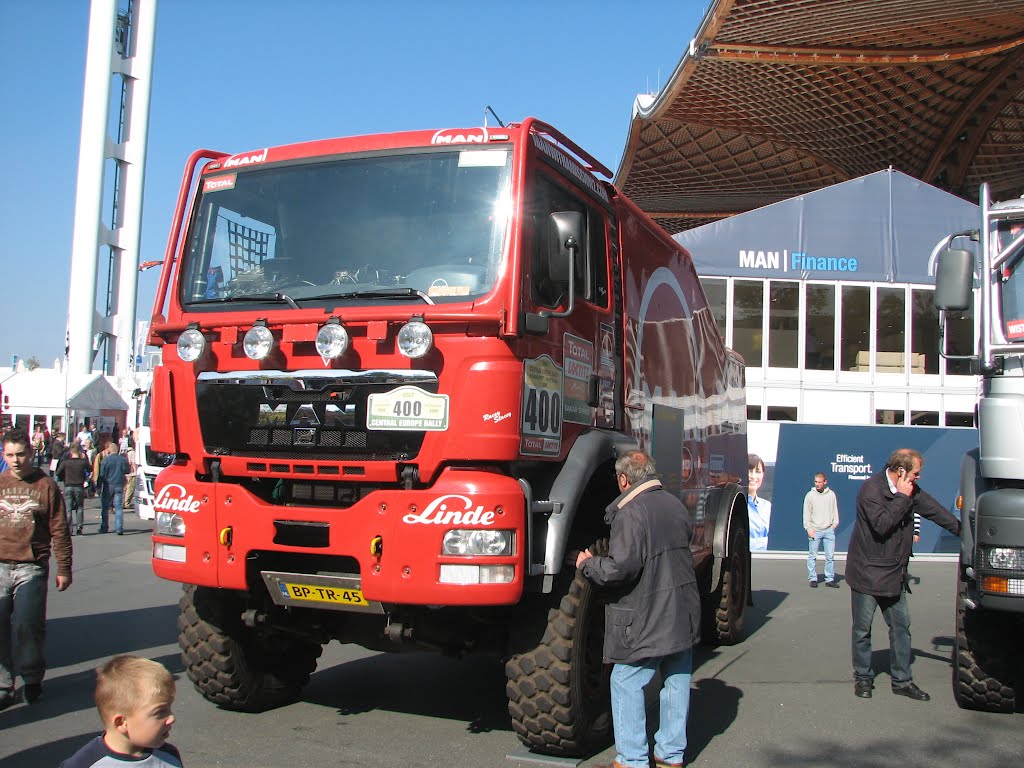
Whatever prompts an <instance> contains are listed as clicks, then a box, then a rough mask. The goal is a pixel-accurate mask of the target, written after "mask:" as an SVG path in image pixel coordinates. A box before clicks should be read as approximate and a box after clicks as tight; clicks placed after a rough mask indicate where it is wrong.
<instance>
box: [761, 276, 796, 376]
mask: <svg viewBox="0 0 1024 768" xmlns="http://www.w3.org/2000/svg"><path fill="white" fill-rule="evenodd" d="M768 297H769V304H768V365H769V366H774V367H776V368H796V367H797V350H798V346H797V345H798V342H799V337H798V334H799V329H800V285H799V283H796V282H791V281H786V282H782V281H779V280H772V281H771V283H769V288H768Z"/></svg>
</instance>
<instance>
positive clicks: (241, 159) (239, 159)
mask: <svg viewBox="0 0 1024 768" xmlns="http://www.w3.org/2000/svg"><path fill="white" fill-rule="evenodd" d="M266 159H267V150H265V149H261V150H260V151H259V152H250V153H249V154H247V155H235V156H234V157H229V158H228V159H227V160H225V161H224V167H225V168H234V167H235V166H237V165H252V164H253V163H262V162H263V161H264V160H266Z"/></svg>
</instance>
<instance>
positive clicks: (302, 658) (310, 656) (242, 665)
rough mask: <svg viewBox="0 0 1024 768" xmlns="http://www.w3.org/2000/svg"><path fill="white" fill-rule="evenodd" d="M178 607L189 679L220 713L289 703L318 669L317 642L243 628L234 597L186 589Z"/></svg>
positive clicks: (239, 605) (239, 602) (180, 639)
mask: <svg viewBox="0 0 1024 768" xmlns="http://www.w3.org/2000/svg"><path fill="white" fill-rule="evenodd" d="M178 606H179V609H180V610H179V614H178V645H179V646H181V656H182V660H183V661H184V664H185V669H186V671H187V672H188V677H189V679H190V680H191V681H192V684H193V685H195V687H196V689H197V690H198V691H199V692H200V693H201V694H202V695H203V697H204V698H206V699H207V700H208V701H212V702H213V703H214V704H217V705H218V706H221V707H223V708H224V709H232V710H238V711H241V712H262V711H264V710H267V709H273V708H274V707H279V706H282V705H284V704H288V703H291V702H292V701H294V700H295V699H297V698H298V696H299V693H300V692H301V691H302V688H303V686H305V685H306V683H307V682H309V676H310V675H311V674H312V673H313V672H314V671H315V670H316V663H317V659H319V658H320V652H321V650H322V648H321V646H320V643H317V642H314V641H312V640H306V639H304V638H296V637H290V636H285V635H281V634H270V633H266V632H262V631H259V630H255V629H251V628H249V627H247V626H245V625H244V624H243V623H242V618H241V614H242V610H243V608H244V606H243V602H242V600H240V599H239V598H237V597H235V595H234V593H231V592H228V591H225V590H220V589H209V588H206V587H196V586H192V585H188V586H186V587H185V589H184V594H183V595H182V597H181V600H180V602H179V604H178Z"/></svg>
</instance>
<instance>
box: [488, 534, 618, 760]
mask: <svg viewBox="0 0 1024 768" xmlns="http://www.w3.org/2000/svg"><path fill="white" fill-rule="evenodd" d="M599 546H600V545H599ZM605 546H606V544H605ZM605 551H606V550H605ZM589 590H592V587H591V586H590V584H589V583H588V582H587V580H586V578H585V577H584V576H583V574H582V573H580V572H578V571H577V572H576V573H575V575H574V577H573V579H572V581H571V582H570V584H569V587H568V590H567V592H566V594H565V595H564V596H563V597H562V599H561V601H560V602H559V604H558V606H557V607H556V608H552V609H551V610H550V611H549V612H548V617H547V626H546V628H545V629H544V634H543V637H542V639H541V641H540V643H539V644H538V645H537V646H536V647H535V648H533V649H531V650H528V651H525V652H523V653H519V654H516V655H515V656H513V657H512V658H510V659H509V660H508V661H507V662H506V664H505V675H506V679H507V682H506V685H505V694H506V696H507V697H508V711H509V715H510V716H511V719H512V728H513V730H515V732H516V735H517V736H518V738H519V740H520V741H521V742H522V743H523V744H524V745H525V746H527V747H529V748H530V749H533V750H536V751H538V752H542V753H544V754H548V755H554V756H565V757H577V756H580V755H584V754H586V753H587V752H588V750H590V749H591V748H592V747H593V746H594V745H595V744H599V743H601V742H603V741H605V740H607V739H608V738H609V737H610V733H611V709H610V703H606V704H607V710H606V711H601V705H599V707H598V709H599V711H598V713H597V714H596V716H594V717H586V716H583V713H582V712H580V711H579V710H580V705H581V703H582V702H574V701H573V698H574V697H573V693H572V674H573V670H572V663H573V661H574V659H573V658H572V656H573V639H574V634H575V628H576V622H577V621H578V620H580V618H581V615H582V613H584V612H585V610H586V609H585V607H584V605H585V602H586V601H587V599H588V594H587V593H588V591H589ZM583 618H584V620H585V619H586V618H587V617H583ZM587 704H588V705H589V706H591V707H593V706H594V702H587Z"/></svg>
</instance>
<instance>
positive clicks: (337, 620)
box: [150, 118, 750, 755]
mask: <svg viewBox="0 0 1024 768" xmlns="http://www.w3.org/2000/svg"><path fill="white" fill-rule="evenodd" d="M601 176H604V177H606V178H607V177H610V176H611V174H610V172H609V171H608V170H607V169H606V168H604V167H603V166H602V165H601V164H600V163H599V162H597V161H596V160H594V159H593V158H592V157H591V156H589V155H588V154H587V153H586V152H585V151H584V150H582V149H581V148H580V147H578V146H577V145H576V144H574V143H573V142H572V141H571V140H569V139H568V138H566V137H565V136H563V135H562V134H561V133H559V132H558V131H557V130H555V129H554V128H552V127H551V126H549V125H546V124H545V123H543V122H540V121H538V120H536V119H533V118H528V119H526V120H524V121H523V122H521V123H517V124H512V125H508V126H502V127H483V128H479V127H477V128H468V129H447V130H438V131H413V132H404V133H391V134H383V135H375V136H360V137H354V138H344V139H331V140H324V141H313V142H308V143H302V144H293V145H289V146H282V147H270V148H265V149H259V150H256V151H251V152H245V153H242V154H235V155H229V154H224V153H220V152H213V151H208V150H199V151H197V152H195V153H194V154H193V155H192V157H191V158H190V159H189V161H188V164H187V166H186V169H185V174H184V178H183V181H182V186H181V191H180V194H179V197H178V205H177V211H176V213H175V217H174V221H173V225H172V230H171V234H170V238H169V242H168V246H167V252H166V256H165V259H164V264H163V272H162V275H161V277H160V283H159V286H158V289H157V295H156V300H155V306H154V316H153V322H152V325H151V339H150V340H151V342H152V343H153V344H156V345H158V346H162V347H163V361H162V364H161V365H160V366H159V367H157V368H156V370H155V372H154V377H153V390H152V405H151V440H152V443H151V447H152V449H153V450H155V451H160V452H164V453H167V454H173V456H174V462H173V464H171V465H170V466H169V467H167V468H166V469H164V470H163V471H161V472H160V474H159V476H158V477H157V480H156V483H155V493H156V498H155V503H154V506H155V509H156V513H157V519H156V522H155V529H154V535H153V569H154V571H155V572H156V574H157V575H158V576H160V577H162V578H165V579H171V580H174V581H178V582H181V583H183V584H184V585H185V587H184V594H183V597H182V599H181V612H180V618H179V622H178V624H179V630H180V638H179V641H180V644H181V648H182V652H183V656H184V661H185V665H186V667H187V671H188V675H189V677H190V678H191V680H192V682H193V683H194V684H195V686H196V687H197V688H198V690H199V691H200V692H201V693H202V694H203V695H204V696H205V697H206V698H207V699H209V700H210V701H212V702H215V703H217V704H219V705H220V706H223V707H226V708H229V709H238V710H249V711H256V710H263V709H267V708H269V707H274V706H278V705H281V704H283V703H287V702H289V701H292V700H294V699H295V698H296V697H297V696H298V695H299V692H300V690H301V688H302V686H303V685H304V684H305V683H306V682H307V681H308V679H309V676H310V674H311V673H312V672H313V671H314V670H315V668H316V663H317V659H318V657H319V656H320V652H321V648H322V645H323V644H324V643H326V642H329V641H331V640H339V641H341V642H346V643H358V644H361V645H363V646H365V647H367V648H372V649H378V650H398V649H399V648H401V647H403V646H410V647H421V648H432V649H436V650H439V651H442V652H445V653H453V654H464V653H469V652H488V653H494V654H497V655H498V656H500V658H501V659H502V660H503V661H504V662H505V670H506V673H507V686H506V690H507V695H508V702H509V713H510V716H511V719H512V724H513V726H514V729H515V731H516V733H517V735H518V736H519V738H520V739H521V740H522V742H523V743H524V744H526V745H527V746H529V747H531V748H533V749H535V750H537V751H541V752H546V753H550V754H561V755H576V754H581V753H584V752H586V751H587V750H588V749H591V748H593V747H594V746H595V745H596V744H599V743H601V742H602V741H604V740H606V739H607V738H608V737H609V735H610V727H611V717H610V708H609V695H608V678H607V671H606V669H605V668H604V667H603V665H602V660H601V646H602V639H603V633H604V607H603V601H602V596H601V594H600V593H599V592H598V591H596V590H594V589H592V588H591V587H590V586H589V585H588V583H587V582H586V581H585V580H584V579H583V578H582V577H581V576H578V575H577V573H576V570H575V568H574V565H573V560H574V557H575V554H576V552H577V551H579V550H580V549H581V548H584V547H597V548H598V549H600V547H601V546H603V545H604V542H605V541H606V539H607V536H608V527H607V525H606V524H605V522H604V512H605V507H606V506H607V505H608V504H609V503H610V502H611V501H612V500H613V499H614V498H615V497H616V495H617V490H616V486H615V482H614V472H613V464H614V461H615V458H616V456H617V455H618V454H619V453H620V452H621V451H622V450H624V449H629V448H636V447H639V448H642V449H645V450H647V451H649V452H651V453H652V455H653V456H654V458H655V460H656V462H657V465H658V469H659V473H660V476H661V477H662V480H663V483H664V485H665V486H666V487H667V488H669V489H671V490H672V491H673V492H675V493H677V494H678V495H679V497H680V499H682V501H683V502H684V504H685V505H686V507H687V509H688V510H689V513H690V514H691V515H692V516H693V518H694V521H695V529H694V531H695V532H694V537H693V541H692V548H693V554H694V560H695V563H696V567H697V572H698V576H699V579H700V584H701V589H702V592H703V596H704V601H705V610H704V614H705V615H704V639H705V640H706V641H711V642H719V643H732V642H735V641H737V640H738V639H739V638H740V636H741V633H742V625H743V617H744V612H745V609H746V606H747V604H748V601H749V597H750V581H749V575H750V555H749V546H748V535H747V529H748V528H747V512H746V509H747V506H746V501H745V498H744V487H743V486H744V484H745V480H746V476H747V472H746V460H747V456H746V407H745V400H744V386H745V384H744V372H743V364H742V360H741V359H740V358H739V357H738V356H737V355H735V354H734V353H733V352H731V351H729V350H727V349H726V348H725V347H724V345H723V342H722V337H721V334H720V332H719V329H718V327H717V325H716V323H715V320H714V316H713V312H712V309H711V308H710V307H709V306H708V304H707V300H706V298H705V296H704V293H703V291H702V289H701V286H700V283H699V282H698V279H697V275H696V273H695V271H694V267H693V263H692V261H691V259H690V257H689V255H688V254H687V252H686V251H685V250H683V249H682V248H681V247H680V246H679V245H678V244H677V243H675V242H674V241H673V240H672V239H671V238H670V237H668V235H667V234H666V233H665V232H664V231H662V230H661V229H660V228H659V227H658V226H657V225H655V224H654V223H653V222H652V221H651V220H650V219H649V218H648V217H647V216H646V215H644V214H643V213H642V212H641V211H640V210H639V208H637V207H636V205H634V204H633V203H632V202H631V201H630V200H628V199H627V198H626V197H625V196H623V195H622V194H621V193H619V192H618V191H617V190H616V189H615V188H614V187H613V186H612V185H611V184H610V183H609V182H608V181H606V180H604V179H602V178H600V177H601Z"/></svg>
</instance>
